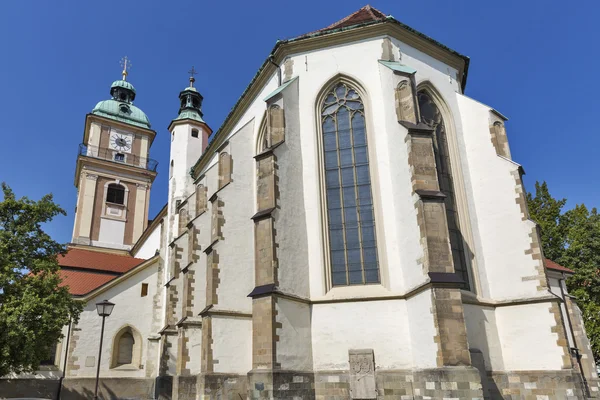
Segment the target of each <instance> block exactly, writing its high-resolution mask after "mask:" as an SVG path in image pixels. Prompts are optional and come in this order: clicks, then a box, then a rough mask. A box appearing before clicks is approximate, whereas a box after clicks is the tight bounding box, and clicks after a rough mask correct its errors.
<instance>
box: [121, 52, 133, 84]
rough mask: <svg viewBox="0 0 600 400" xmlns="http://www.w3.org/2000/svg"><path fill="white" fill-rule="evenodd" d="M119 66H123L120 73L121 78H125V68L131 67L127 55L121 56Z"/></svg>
mask: <svg viewBox="0 0 600 400" xmlns="http://www.w3.org/2000/svg"><path fill="white" fill-rule="evenodd" d="M121 67H123V71H122V72H121V74H122V75H123V80H124V81H125V80H127V75H128V73H127V70H128V69H131V60H130V59H129V58H127V56H125V57H123V58H121Z"/></svg>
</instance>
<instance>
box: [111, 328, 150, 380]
mask: <svg viewBox="0 0 600 400" xmlns="http://www.w3.org/2000/svg"><path fill="white" fill-rule="evenodd" d="M125 333H129V334H131V336H133V348H132V354H131V363H130V364H119V362H118V361H119V341H120V340H121V338H122V337H123V335H124V334H125ZM142 347H143V344H142V335H141V334H140V332H139V331H138V330H137V329H136V328H135V327H134V326H133V325H130V324H125V325H123V326H122V327H121V328H120V329H119V330H118V331H117V332H116V333H115V335H114V336H113V340H112V347H111V357H110V368H111V369H122V370H139V369H141V368H142V350H143V349H142Z"/></svg>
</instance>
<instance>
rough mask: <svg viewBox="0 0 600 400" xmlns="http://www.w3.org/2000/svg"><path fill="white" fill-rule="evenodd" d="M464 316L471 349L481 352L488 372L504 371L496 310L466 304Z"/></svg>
mask: <svg viewBox="0 0 600 400" xmlns="http://www.w3.org/2000/svg"><path fill="white" fill-rule="evenodd" d="M464 314H465V324H466V327H467V340H468V342H469V347H470V348H471V349H477V350H480V351H481V353H482V354H483V359H484V360H485V367H486V369H487V370H494V371H502V370H504V362H503V360H502V344H501V343H500V337H499V335H498V329H497V325H496V313H495V309H494V308H492V307H484V306H479V305H473V304H465V305H464ZM514 323H518V321H514Z"/></svg>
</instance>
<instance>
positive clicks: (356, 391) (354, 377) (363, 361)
mask: <svg viewBox="0 0 600 400" xmlns="http://www.w3.org/2000/svg"><path fill="white" fill-rule="evenodd" d="M348 355H349V358H350V397H351V398H353V399H376V398H377V390H376V388H375V357H374V354H373V349H362V350H349V351H348Z"/></svg>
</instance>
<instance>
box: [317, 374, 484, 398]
mask: <svg viewBox="0 0 600 400" xmlns="http://www.w3.org/2000/svg"><path fill="white" fill-rule="evenodd" d="M349 379H350V375H349V374H348V372H347V371H331V372H318V373H317V374H316V376H315V396H316V399H319V400H320V399H342V398H344V399H351V398H352V393H351V392H350V383H349V381H348V380H349ZM375 379H376V380H375V382H376V389H377V399H390V400H391V399H394V400H395V399H411V400H412V399H443V398H455V399H482V398H483V395H482V387H481V378H480V377H479V372H478V371H477V369H475V368H472V367H446V368H436V369H426V370H414V371H410V370H387V371H382V370H378V371H376V373H375Z"/></svg>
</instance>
